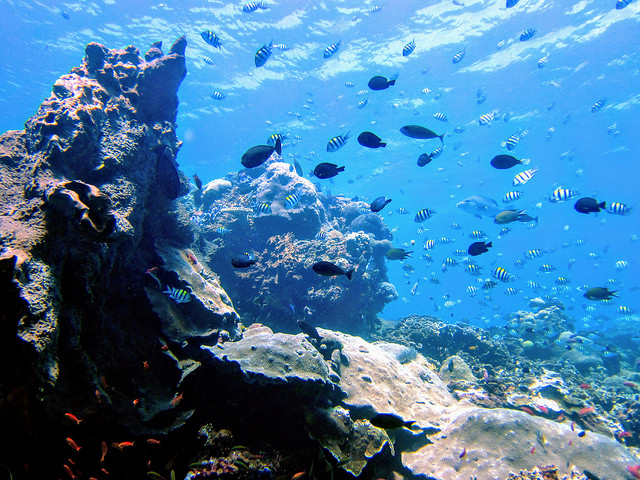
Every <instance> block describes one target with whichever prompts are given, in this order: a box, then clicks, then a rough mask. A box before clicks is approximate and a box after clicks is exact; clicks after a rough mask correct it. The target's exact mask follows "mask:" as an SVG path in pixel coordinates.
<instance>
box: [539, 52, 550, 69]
mask: <svg viewBox="0 0 640 480" xmlns="http://www.w3.org/2000/svg"><path fill="white" fill-rule="evenodd" d="M548 61H549V54H548V53H547V54H546V55H545V56H544V57H542V58H541V59H540V60H538V68H544V67H545V66H546V65H547V62H548Z"/></svg>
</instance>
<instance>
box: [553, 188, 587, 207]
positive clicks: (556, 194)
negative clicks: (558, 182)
mask: <svg viewBox="0 0 640 480" xmlns="http://www.w3.org/2000/svg"><path fill="white" fill-rule="evenodd" d="M579 193H580V192H578V190H573V189H571V188H562V187H558V188H556V189H555V190H554V191H553V194H551V196H550V197H549V201H550V202H551V203H558V202H564V201H565V200H570V199H572V198H573V197H575V196H576V195H578V194H579Z"/></svg>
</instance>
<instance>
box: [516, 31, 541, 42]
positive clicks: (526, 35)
mask: <svg viewBox="0 0 640 480" xmlns="http://www.w3.org/2000/svg"><path fill="white" fill-rule="evenodd" d="M537 31H538V30H536V29H535V28H529V29H527V30H525V31H524V32H522V33H521V34H520V41H521V42H526V41H527V40H530V39H532V38H533V36H534V35H535V34H536V32H537Z"/></svg>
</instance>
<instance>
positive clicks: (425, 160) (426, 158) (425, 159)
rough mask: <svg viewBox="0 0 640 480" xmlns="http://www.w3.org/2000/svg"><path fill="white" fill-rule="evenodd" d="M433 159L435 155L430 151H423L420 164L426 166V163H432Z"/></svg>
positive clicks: (419, 158) (419, 159) (419, 160)
mask: <svg viewBox="0 0 640 480" xmlns="http://www.w3.org/2000/svg"><path fill="white" fill-rule="evenodd" d="M431 160H433V157H432V156H431V155H429V154H428V153H423V154H422V155H420V156H419V157H418V166H419V167H424V166H425V165H426V164H428V163H431Z"/></svg>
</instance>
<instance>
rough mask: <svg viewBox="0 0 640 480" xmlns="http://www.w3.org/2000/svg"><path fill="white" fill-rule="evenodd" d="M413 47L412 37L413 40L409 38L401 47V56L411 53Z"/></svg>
mask: <svg viewBox="0 0 640 480" xmlns="http://www.w3.org/2000/svg"><path fill="white" fill-rule="evenodd" d="M415 49H416V41H415V39H414V40H411V41H410V42H409V43H407V44H406V45H405V46H404V47H403V48H402V56H403V57H406V56H408V55H411V52H413V51H414V50H415Z"/></svg>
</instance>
